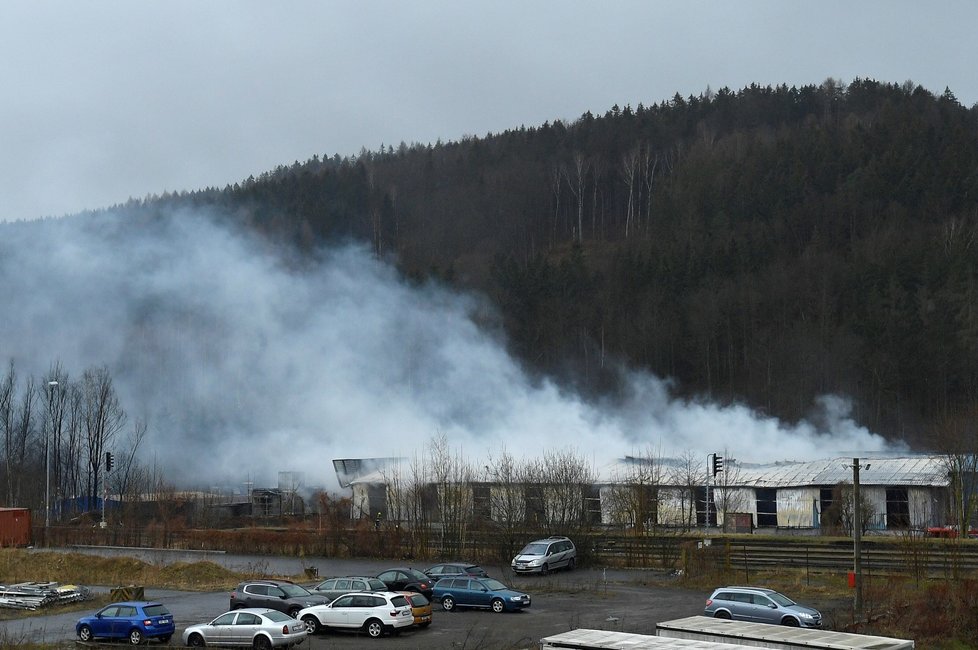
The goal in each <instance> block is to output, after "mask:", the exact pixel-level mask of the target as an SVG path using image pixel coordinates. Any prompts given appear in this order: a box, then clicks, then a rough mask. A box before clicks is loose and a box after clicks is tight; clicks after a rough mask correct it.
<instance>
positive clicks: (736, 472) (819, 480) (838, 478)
mask: <svg viewBox="0 0 978 650" xmlns="http://www.w3.org/2000/svg"><path fill="white" fill-rule="evenodd" d="M853 460H854V459H852V458H830V459H827V460H817V461H809V462H804V463H775V464H772V465H746V464H745V465H737V464H732V465H731V464H728V465H727V467H726V469H725V471H727V472H728V476H727V478H726V480H724V481H723V483H724V484H725V485H738V486H747V487H803V486H808V485H835V484H837V483H844V482H848V483H852V475H853V467H852V466H853ZM859 466H860V470H859V484H860V485H916V486H931V485H947V483H948V477H947V466H946V461H945V459H944V458H942V457H940V456H907V457H902V458H860V459H859Z"/></svg>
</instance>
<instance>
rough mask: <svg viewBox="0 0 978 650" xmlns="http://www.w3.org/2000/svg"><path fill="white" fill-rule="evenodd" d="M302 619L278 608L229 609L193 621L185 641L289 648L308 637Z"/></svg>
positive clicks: (262, 648) (261, 649)
mask: <svg viewBox="0 0 978 650" xmlns="http://www.w3.org/2000/svg"><path fill="white" fill-rule="evenodd" d="M308 636H309V632H308V631H307V630H306V626H305V624H304V623H303V622H302V621H298V620H296V619H294V618H292V617H291V616H289V615H288V614H284V613H282V612H280V611H278V610H275V609H265V608H244V609H236V610H234V611H231V612H226V613H224V614H221V615H220V616H218V617H217V618H215V619H214V620H213V621H211V622H210V623H198V624H197V625H191V626H189V627H188V628H187V629H186V630H184V631H183V634H182V636H181V638H182V639H183V645H185V646H189V647H191V648H201V647H203V646H205V645H228V646H248V647H253V648H254V649H255V650H270V648H283V647H284V648H290V647H292V646H297V645H299V644H300V643H302V642H303V641H305V640H306V637H308Z"/></svg>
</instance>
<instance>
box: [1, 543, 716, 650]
mask: <svg viewBox="0 0 978 650" xmlns="http://www.w3.org/2000/svg"><path fill="white" fill-rule="evenodd" d="M102 552H103V553H105V552H108V551H102ZM152 553H159V552H158V551H153V552H152ZM143 559H147V558H143ZM207 559H208V560H210V561H215V558H214V557H208V558H207ZM217 559H218V560H219V561H220V563H222V564H224V565H225V566H228V568H232V569H234V570H237V571H245V572H249V573H255V574H258V575H260V574H265V575H301V574H303V571H304V570H305V569H306V568H310V567H311V568H313V570H316V571H318V573H319V577H320V578H325V577H327V576H330V575H374V574H376V573H378V572H380V571H382V570H384V569H385V568H388V567H390V566H395V565H396V564H398V563H397V562H393V563H392V562H382V561H367V560H326V559H323V560H317V561H315V562H313V561H310V560H300V559H298V558H267V557H257V556H255V557H242V556H221V557H219V558H217ZM186 560H187V558H180V560H179V561H186ZM151 561H166V560H165V559H163V557H162V556H158V557H156V559H154V560H151ZM425 566H426V565H425ZM420 568H425V567H424V566H421V567H420ZM486 569H487V570H488V571H489V573H490V574H491V575H493V576H494V577H497V578H499V579H500V580H502V581H503V582H505V583H507V584H508V585H510V586H511V587H513V588H515V589H519V590H522V591H525V592H526V593H528V594H529V595H530V596H531V597H532V599H533V600H532V605H531V607H530V608H529V609H527V610H525V611H522V612H512V613H500V614H497V613H493V612H491V611H488V610H465V609H463V610H459V611H456V612H444V611H442V610H441V608H440V607H439V606H438V605H437V604H436V605H435V608H434V609H435V611H434V616H433V623H432V625H431V626H430V627H428V628H427V629H413V628H412V629H409V630H407V631H405V632H403V633H401V634H400V635H398V636H392V637H384V638H382V639H370V638H368V637H367V636H366V635H364V634H356V633H350V632H327V633H325V634H317V635H315V636H313V637H310V638H309V642H308V645H306V644H304V647H309V648H314V649H316V650H320V649H322V648H326V647H331V648H362V647H363V646H364V645H366V644H371V645H373V644H377V645H380V646H384V647H391V648H426V647H427V648H469V649H471V648H483V649H495V648H536V647H538V644H539V641H540V639H541V638H543V637H546V636H548V635H551V634H556V633H559V632H565V631H567V630H571V629H574V628H580V627H586V628H597V629H609V630H621V631H625V632H637V633H645V634H651V633H654V630H655V624H656V622H658V621H665V620H670V619H675V618H682V617H685V616H690V615H692V614H698V613H701V612H702V611H703V605H704V603H705V600H706V596H707V595H708V594H706V593H701V592H699V591H691V590H687V589H682V588H679V587H678V586H677V585H676V584H675V578H673V577H672V576H669V575H667V574H662V573H653V572H648V571H641V570H621V569H616V570H602V569H576V570H574V571H563V572H558V573H553V574H551V575H547V576H519V577H516V576H513V575H512V573H511V572H510V571H509V568H508V567H499V566H495V567H494V566H486ZM305 582H306V583H307V584H310V583H311V582H312V581H305ZM100 589H102V590H105V589H107V587H101V588H100ZM145 596H146V598H147V599H154V600H159V601H161V602H163V603H165V604H166V606H167V607H168V608H169V609H170V611H171V612H172V613H173V615H174V618H175V620H176V623H177V636H176V637H174V639H173V641H171V645H178V644H179V643H180V641H179V633H180V632H181V631H182V630H183V628H185V627H186V626H187V625H191V624H193V623H199V622H204V621H209V620H211V619H212V618H214V617H216V616H217V615H219V614H221V613H222V612H224V611H226V610H227V609H228V605H229V602H228V601H229V598H228V596H229V594H228V592H227V591H221V592H209V593H203V592H182V591H170V590H157V589H153V588H146V589H145ZM80 615H81V613H77V612H73V613H64V614H51V615H47V616H40V617H31V618H25V619H19V620H14V621H7V622H5V623H3V624H2V633H3V635H4V636H5V638H6V639H7V640H9V641H13V642H18V641H19V642H23V641H25V640H27V639H30V640H43V642H47V643H59V642H70V641H72V640H74V639H75V632H74V623H75V621H76V620H77V619H78V618H79V617H80ZM113 645H121V644H113Z"/></svg>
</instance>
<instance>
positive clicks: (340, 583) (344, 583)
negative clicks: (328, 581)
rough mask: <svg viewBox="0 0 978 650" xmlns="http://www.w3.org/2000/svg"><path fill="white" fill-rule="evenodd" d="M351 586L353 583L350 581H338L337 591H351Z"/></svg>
mask: <svg viewBox="0 0 978 650" xmlns="http://www.w3.org/2000/svg"><path fill="white" fill-rule="evenodd" d="M350 584H351V583H350V581H349V580H337V581H336V589H349V588H350Z"/></svg>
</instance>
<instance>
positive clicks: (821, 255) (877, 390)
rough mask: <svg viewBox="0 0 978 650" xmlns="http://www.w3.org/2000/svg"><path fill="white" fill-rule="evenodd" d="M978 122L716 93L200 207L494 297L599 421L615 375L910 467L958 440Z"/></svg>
mask: <svg viewBox="0 0 978 650" xmlns="http://www.w3.org/2000/svg"><path fill="white" fill-rule="evenodd" d="M976 143H978V108H976V107H971V108H966V107H964V106H962V105H961V104H960V102H958V100H957V98H956V97H955V96H954V94H953V93H952V92H951V91H950V90H949V89H945V91H944V92H943V93H942V94H934V93H932V92H930V91H928V90H926V89H924V88H922V87H920V86H919V85H916V84H913V83H912V82H906V83H903V84H895V83H883V82H877V81H873V80H866V79H856V80H854V81H852V82H851V83H848V84H846V83H843V82H840V81H837V80H833V79H828V80H826V81H825V82H823V83H821V84H818V85H808V86H803V87H794V86H792V87H789V86H786V85H779V86H773V87H772V86H760V85H750V86H748V87H745V88H743V89H740V90H737V91H734V90H731V89H729V88H721V89H719V90H717V91H712V90H710V89H707V90H706V91H705V92H703V93H701V94H700V95H698V96H689V97H682V96H679V95H676V96H674V97H673V98H672V99H671V100H669V101H663V102H659V103H655V104H652V105H650V106H643V105H641V104H640V105H638V106H637V107H634V108H633V107H630V106H625V107H618V106H615V107H613V108H612V109H610V110H608V111H607V112H606V113H604V114H603V115H594V114H591V113H590V112H588V113H585V114H584V115H583V116H581V117H580V118H579V119H577V120H576V121H574V122H564V121H559V120H558V121H554V122H548V123H545V124H543V125H540V126H536V127H526V126H522V127H519V128H514V129H511V130H507V131H504V132H502V133H498V134H492V133H490V134H487V135H485V136H482V137H479V136H471V137H466V138H463V139H461V140H459V141H456V142H444V143H443V142H438V143H434V144H417V143H415V144H406V143H401V144H400V145H398V146H397V147H394V146H393V145H381V146H380V147H379V148H378V149H377V150H376V151H368V150H366V149H364V150H362V151H361V152H360V154H359V155H356V156H349V157H342V158H341V157H339V156H338V155H335V154H334V155H332V156H329V155H323V156H322V157H319V156H315V157H313V158H312V159H310V160H308V161H306V162H303V163H300V162H298V161H296V162H295V163H294V164H293V165H290V166H280V167H278V168H276V169H275V170H272V171H269V172H266V173H263V174H261V175H259V176H258V177H250V178H248V179H246V180H245V181H242V182H241V183H235V184H233V185H229V186H227V187H225V188H223V189H217V188H209V189H206V190H201V191H197V192H184V193H178V194H171V195H166V196H162V197H147V198H146V199H144V200H139V201H131V202H130V203H129V204H128V205H126V206H121V208H122V209H124V210H125V211H126V214H127V215H129V216H130V218H131V219H132V220H133V221H134V222H135V223H139V222H140V221H141V220H144V219H153V218H159V217H160V216H161V215H163V214H165V213H166V212H167V211H168V210H170V209H171V208H172V207H174V206H175V205H179V206H190V207H207V208H211V209H213V210H215V211H217V212H218V213H219V214H221V215H223V218H224V219H226V220H227V221H228V222H229V223H233V224H236V225H244V226H245V227H247V228H249V229H252V230H254V231H256V232H258V233H261V234H262V235H264V236H266V237H268V238H269V239H272V240H274V241H276V242H282V243H286V244H288V245H290V246H292V247H294V249H295V250H296V251H300V252H303V251H305V252H313V251H315V250H317V249H318V248H319V247H321V246H324V245H328V244H329V243H330V242H335V241H340V240H348V239H355V240H358V241H363V242H368V243H369V245H370V246H371V247H372V249H373V251H374V252H375V254H376V255H378V256H382V257H389V258H390V259H391V260H393V261H395V263H397V264H398V265H399V267H400V268H401V269H402V271H403V272H404V273H405V274H406V275H407V276H409V277H413V278H417V279H419V280H420V279H428V278H437V279H439V280H442V281H444V282H448V283H451V284H454V285H456V286H459V287H462V288H465V289H475V290H479V291H483V292H485V293H486V294H487V295H489V296H491V297H492V298H493V300H494V302H495V304H496V305H497V306H498V309H499V312H500V315H501V318H502V321H503V323H504V325H505V328H506V331H507V334H508V336H509V341H510V346H511V348H512V350H513V352H514V353H515V354H516V355H518V357H519V358H520V359H522V360H523V361H524V362H525V364H526V366H527V367H528V368H530V369H531V370H532V371H534V372H539V373H542V374H547V375H551V376H554V377H558V378H559V379H561V380H562V381H563V382H565V383H567V384H572V385H573V386H574V387H575V388H576V389H578V390H579V391H581V392H582V393H584V394H588V395H595V396H597V395H601V396H603V397H608V396H614V395H616V394H618V393H619V392H620V391H622V390H623V388H624V386H623V384H622V382H621V376H620V374H619V372H618V370H619V368H620V365H619V364H622V363H623V364H625V365H626V366H628V367H630V368H637V369H643V370H648V371H650V372H653V373H655V374H657V375H659V376H662V377H669V378H672V379H674V380H675V387H676V391H677V393H679V394H680V395H681V396H685V397H690V396H708V397H710V398H711V399H714V400H719V401H730V402H733V401H738V402H744V403H747V404H750V405H751V406H753V407H755V408H756V409H759V410H762V411H764V412H765V413H768V414H770V415H776V416H778V417H781V418H782V419H785V420H788V421H795V420H798V419H801V418H804V417H806V416H808V415H809V411H810V409H811V408H812V405H813V403H814V402H815V398H817V397H818V396H819V395H823V394H827V393H833V394H840V395H845V396H847V397H850V398H851V400H852V404H853V414H852V415H853V416H854V418H855V419H856V420H857V421H858V422H860V423H861V424H864V425H866V426H867V427H868V428H870V429H871V430H873V431H876V432H879V433H882V434H884V435H886V436H887V437H889V438H891V439H897V440H902V441H906V442H908V443H910V444H912V445H915V446H918V447H921V448H941V447H944V446H947V445H951V444H955V443H956V441H957V440H958V436H959V433H960V431H961V430H962V429H964V430H968V431H971V432H972V433H971V434H969V435H973V430H974V425H973V424H970V423H972V422H974V421H975V418H974V417H973V416H974V415H975V405H976V404H978V344H976V341H978V289H976V287H978V258H976V246H975V241H976V236H978V173H976V171H975V170H976V169H978V146H976Z"/></svg>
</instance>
